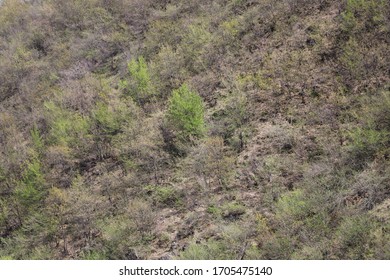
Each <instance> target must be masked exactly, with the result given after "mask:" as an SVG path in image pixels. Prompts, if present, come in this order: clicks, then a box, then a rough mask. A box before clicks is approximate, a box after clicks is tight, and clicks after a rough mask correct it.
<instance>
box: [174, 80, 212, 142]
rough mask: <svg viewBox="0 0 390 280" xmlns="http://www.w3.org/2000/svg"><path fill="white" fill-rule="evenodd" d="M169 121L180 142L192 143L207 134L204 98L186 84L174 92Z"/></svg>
mask: <svg viewBox="0 0 390 280" xmlns="http://www.w3.org/2000/svg"><path fill="white" fill-rule="evenodd" d="M167 120H168V122H169V124H170V125H172V126H173V128H174V129H175V130H176V132H177V137H178V138H179V140H180V141H189V140H190V141H191V140H193V139H194V138H199V137H201V136H203V134H204V132H205V122H204V106H203V102H202V98H201V97H200V96H199V95H198V94H197V93H196V92H194V91H191V90H190V89H189V87H188V86H187V85H186V84H184V85H182V86H181V87H180V88H179V89H177V90H174V91H173V92H172V96H171V98H170V99H169V105H168V111H167Z"/></svg>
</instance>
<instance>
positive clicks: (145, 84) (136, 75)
mask: <svg viewBox="0 0 390 280" xmlns="http://www.w3.org/2000/svg"><path fill="white" fill-rule="evenodd" d="M127 68H128V71H129V74H130V79H129V81H128V82H127V81H126V80H125V81H122V87H124V88H126V89H127V91H128V92H129V94H130V95H131V96H132V97H133V98H134V99H135V101H136V102H137V103H138V104H139V105H142V104H143V103H145V102H146V101H150V100H151V98H152V97H153V96H154V95H155V93H156V90H155V88H154V85H153V83H152V79H151V77H150V72H149V69H148V65H147V64H146V61H145V59H144V58H143V57H142V56H140V57H138V59H137V60H136V59H132V60H131V61H130V62H129V63H128V65H127Z"/></svg>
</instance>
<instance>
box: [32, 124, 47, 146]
mask: <svg viewBox="0 0 390 280" xmlns="http://www.w3.org/2000/svg"><path fill="white" fill-rule="evenodd" d="M31 138H32V142H33V147H34V150H35V151H37V152H38V153H42V151H43V149H44V147H45V144H44V142H43V138H42V136H41V134H40V133H39V130H38V128H37V127H36V126H35V125H34V127H33V129H32V130H31Z"/></svg>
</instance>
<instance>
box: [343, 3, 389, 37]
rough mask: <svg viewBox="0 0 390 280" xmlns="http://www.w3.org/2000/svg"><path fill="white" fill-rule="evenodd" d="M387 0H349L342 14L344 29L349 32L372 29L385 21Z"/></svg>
mask: <svg viewBox="0 0 390 280" xmlns="http://www.w3.org/2000/svg"><path fill="white" fill-rule="evenodd" d="M384 9H386V1H385V0H347V3H346V7H345V11H344V12H343V14H342V19H343V29H344V30H345V31H347V32H348V33H357V32H358V31H359V30H360V31H361V30H362V29H367V30H371V29H372V28H374V27H375V26H378V25H380V24H383V23H384V22H385V15H384Z"/></svg>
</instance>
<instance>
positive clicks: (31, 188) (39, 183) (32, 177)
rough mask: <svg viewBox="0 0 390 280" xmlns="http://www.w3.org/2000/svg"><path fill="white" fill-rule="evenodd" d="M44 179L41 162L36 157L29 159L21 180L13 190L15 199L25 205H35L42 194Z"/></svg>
mask: <svg viewBox="0 0 390 280" xmlns="http://www.w3.org/2000/svg"><path fill="white" fill-rule="evenodd" d="M44 184H45V179H44V175H43V172H42V163H41V162H40V160H39V159H38V158H36V157H33V158H32V159H30V160H29V161H28V162H27V163H26V166H25V170H24V172H23V177H22V180H21V181H20V182H19V184H18V187H17V188H16V191H15V196H16V198H17V200H18V201H19V202H20V203H21V204H22V205H23V206H24V207H25V208H30V207H32V208H33V207H36V206H37V205H38V204H39V202H40V201H41V199H42V198H43V195H44Z"/></svg>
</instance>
